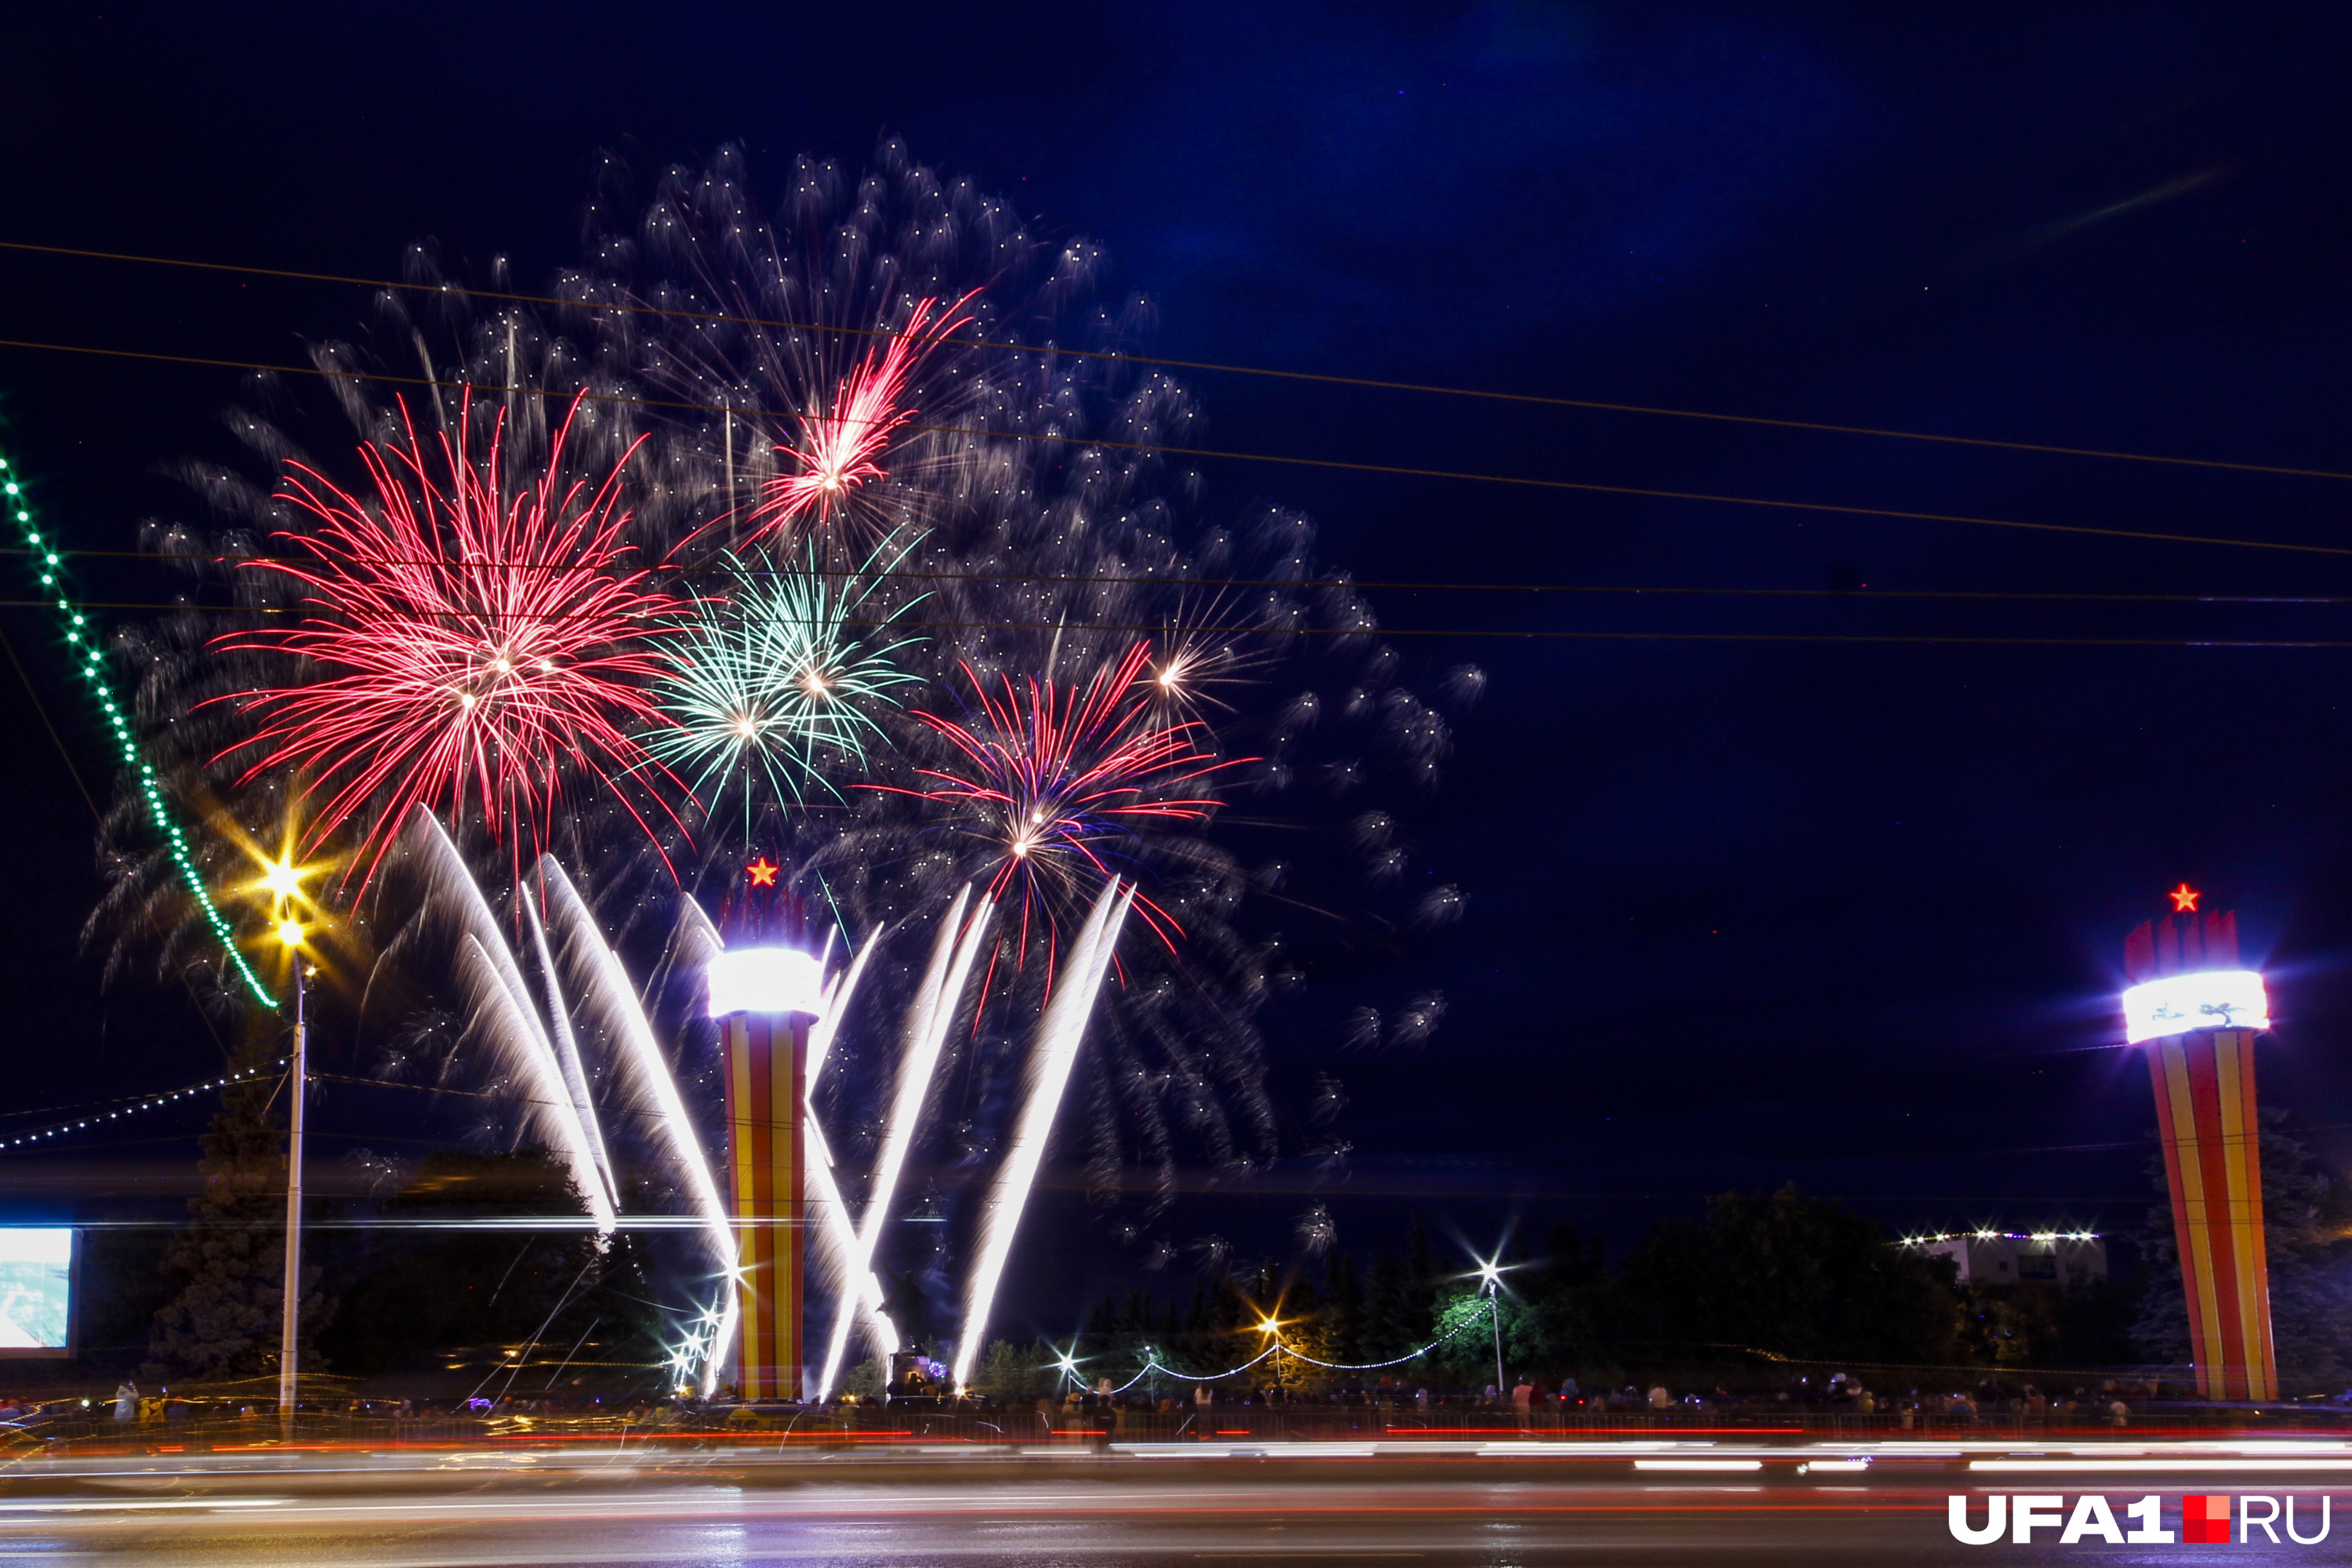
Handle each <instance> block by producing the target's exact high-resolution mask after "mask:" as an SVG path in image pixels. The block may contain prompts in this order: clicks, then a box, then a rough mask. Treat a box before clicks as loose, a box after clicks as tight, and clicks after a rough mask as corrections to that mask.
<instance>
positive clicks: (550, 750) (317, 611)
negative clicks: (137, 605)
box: [218, 398, 675, 885]
mask: <svg viewBox="0 0 2352 1568" xmlns="http://www.w3.org/2000/svg"><path fill="white" fill-rule="evenodd" d="M579 410H580V404H579V402H578V401H577V400H576V399H575V400H574V402H573V404H572V409H571V411H570V413H569V414H567V416H565V419H564V421H563V424H562V426H559V427H558V429H557V430H556V431H555V432H554V435H553V437H552V439H551V443H550V447H549V452H548V460H547V463H546V467H545V468H544V470H543V471H542V472H541V474H539V475H538V476H537V477H535V478H534V479H530V480H529V481H528V482H524V483H521V484H516V483H513V482H510V480H509V478H508V476H507V475H506V473H505V472H504V471H503V466H502V465H503V458H504V453H503V450H502V446H503V440H504V437H505V419H504V416H497V417H495V418H494V419H493V420H492V422H491V427H490V429H489V430H488V432H481V431H480V430H479V429H478V426H477V424H476V421H475V416H474V412H473V405H472V401H471V399H470V398H467V399H465V400H463V401H462V402H461V404H460V406H459V409H458V413H457V424H456V428H455V431H454V432H452V433H447V434H445V435H444V436H443V437H441V438H440V439H439V441H438V443H437V455H438V458H439V462H438V465H437V468H438V472H437V473H436V465H435V463H434V462H433V461H431V460H430V459H429V458H428V456H427V451H426V448H425V446H424V444H423V443H421V442H420V441H419V440H418V439H417V437H416V432H415V425H414V422H413V421H412V420H411V419H410V418H409V416H408V412H407V409H406V407H405V405H403V406H402V408H401V411H400V424H401V429H402V436H401V437H400V438H398V439H395V440H392V441H371V442H368V443H366V444H364V445H362V447H361V448H360V460H361V463H362V466H363V467H364V468H366V470H367V474H368V477H369V481H370V487H371V489H372V491H373V494H372V495H371V497H370V498H369V499H368V500H362V499H360V498H359V497H357V496H354V495H353V494H352V493H351V492H350V491H347V490H345V489H341V488H340V487H339V486H337V485H336V484H334V483H333V482H332V481H331V480H330V479H326V478H325V477H324V476H323V475H322V474H320V472H319V471H318V470H316V469H314V468H310V467H308V466H307V465H303V464H299V463H297V464H294V465H291V466H289V470H288V475H287V479H286V486H285V489H284V490H283V491H282V492H281V499H282V500H284V501H286V502H287V503H288V504H289V505H290V506H291V507H293V508H295V509H296V510H299V511H300V512H303V513H306V514H308V515H309V517H310V519H312V520H313V521H314V522H315V524H316V530H315V531H310V532H294V531H281V532H280V533H279V535H278V537H279V538H280V539H281V540H282V541H284V542H286V543H288V544H289V545H292V546H294V547H296V548H297V549H299V550H300V551H301V552H304V553H306V554H307V555H308V556H309V557H310V560H309V561H307V562H303V561H268V562H260V563H254V564H255V568H256V569H257V570H260V571H265V572H270V573H276V574H282V575H284V576H286V577H288V578H290V579H292V580H294V581H295V582H296V583H298V584H301V586H302V589H303V595H302V596H303V599H304V601H305V603H307V604H308V605H310V608H311V610H312V614H310V616H307V617H306V618H305V619H304V620H302V621H301V622H300V623H299V625H297V626H292V627H289V628H286V629H282V630H280V629H263V630H257V631H247V632H241V633H233V634H231V635H229V636H227V637H224V638H221V639H220V640H219V645H218V646H219V647H221V648H223V649H224V650H228V651H238V650H247V651H257V652H262V653H266V654H272V655H276V656H278V658H281V659H283V660H290V661H296V662H294V663H293V665H292V667H291V668H281V670H280V671H279V678H278V680H277V682H276V683H274V684H271V685H269V686H268V687H266V688H265V689H261V690H258V691H255V692H253V693H251V694H250V695H248V696H247V697H245V698H244V699H243V700H242V701H241V704H240V705H241V707H242V708H243V709H244V710H245V712H246V713H247V715H248V716H249V717H251V718H252V719H254V720H257V721H258V725H257V728H256V729H255V731H253V733H252V734H251V736H250V737H249V738H248V739H247V740H246V741H245V742H242V744H241V745H239V746H238V747H236V750H237V751H239V752H249V753H251V754H252V760H251V761H250V762H249V763H247V764H246V766H245V770H244V773H242V775H241V776H240V777H239V779H238V781H237V782H238V783H239V784H245V783H247V782H250V781H251V780H253V779H256V778H258V777H260V776H261V775H263V774H266V773H278V772H280V771H289V772H293V773H298V774H300V775H302V776H304V777H306V778H307V779H308V780H309V781H310V783H309V784H308V793H309V794H310V795H311V796H312V797H314V800H315V816H314V819H313V822H312V825H311V828H310V834H311V839H310V847H315V846H316V845H317V844H319V843H320V842H323V841H324V840H325V839H327V838H328V837H331V836H332V835H334V834H335V832H336V831H337V829H339V828H341V827H342V826H344V825H345V824H346V823H347V822H350V821H352V818H353V817H354V816H355V815H356V814H359V813H360V812H361V811H362V808H368V809H370V810H371V811H372V812H373V820H370V821H366V822H362V823H360V824H358V825H357V829H358V840H359V849H358V854H357V857H356V859H357V863H358V864H359V865H361V866H362V871H361V877H360V879H361V882H362V885H364V883H365V882H366V880H367V879H368V878H369V877H371V876H372V875H373V871H374V869H375V867H376V865H377V863H378V862H379V861H380V860H381V858H382V857H383V852H384V850H385V848H387V847H389V846H390V843H391V840H392V837H393V835H394V834H395V833H396V832H397V831H398V829H399V826H400V825H401V824H402V823H403V822H404V821H405V820H406V819H407V817H408V816H409V814H410V812H411V810H412V808H415V807H417V806H423V807H425V808H426V809H428V810H432V811H436V812H437V811H441V810H444V809H446V810H451V811H454V812H457V813H458V814H459V815H463V814H464V813H465V810H466V808H467V807H468V806H469V805H470V807H471V808H472V809H473V811H474V812H475V813H478V816H479V819H480V821H481V823H482V826H483V827H484V829H485V830H486V831H487V832H488V835H489V836H490V837H492V838H493V839H496V838H499V837H501V836H502V835H503V834H504V833H505V832H506V831H507V830H508V828H509V826H512V825H514V823H515V820H516V819H517V818H520V819H521V822H522V824H523V825H525V826H528V827H529V828H530V831H531V833H532V835H533V837H536V838H538V839H541V840H542V841H543V840H544V838H545V837H546V830H547V820H548V816H549V815H550V813H551V811H552V808H553V807H554V805H555V803H556V801H557V800H558V798H559V797H560V792H561V788H562V785H561V780H562V777H563V776H564V774H565V773H567V772H569V771H571V770H572V769H578V770H580V771H582V772H584V773H587V774H588V775H589V776H591V777H593V778H596V779H598V780H600V781H601V782H603V783H604V784H606V785H607V786H613V785H614V784H616V783H617V781H618V780H620V779H621V778H623V777H624V776H625V775H627V774H629V773H633V772H635V771H638V770H641V769H645V768H646V767H647V766H648V761H649V760H648V759H647V758H646V753H645V751H644V749H643V747H642V746H640V744H639V743H638V742H637V741H636V740H635V738H634V737H633V735H632V734H631V733H630V729H631V728H633V727H635V726H637V725H653V724H658V723H659V722H660V713H659V710H658V709H657V708H656V706H655V705H654V703H653V701H652V700H650V698H649V697H648V696H647V695H646V692H645V690H644V689H643V683H644V682H646V680H648V679H651V678H652V677H654V676H655V675H656V674H658V673H659V671H660V664H659V661H658V659H657V658H656V655H655V653H654V651H653V649H652V647H651V646H650V644H649V643H648V642H647V640H646V638H647V636H648V634H649V633H650V632H651V631H652V630H653V628H654V627H655V626H656V624H657V623H658V621H659V619H660V617H662V616H665V615H667V614H668V613H669V612H670V611H671V610H672V609H673V608H674V607H675V602H674V601H673V600H672V599H670V598H669V597H668V596H667V595H664V594H662V593H660V592H658V591H656V590H655V589H653V588H652V587H651V586H650V584H649V579H648V575H647V574H646V572H645V571H643V570H641V569H640V570H635V571H631V570H626V569H625V561H626V557H627V555H628V554H629V548H628V546H627V545H626V544H625V542H624V541H623V538H622V534H623V531H624V529H625V526H626V524H627V522H628V520H629V512H628V509H627V507H626V505H625V501H624V494H625V486H624V470H625V465H626V463H627V460H628V458H627V455H626V454H624V456H623V458H622V459H621V460H620V461H618V462H616V463H614V465H613V467H612V468H611V469H610V471H609V472H608V473H607V474H606V475H605V476H604V479H602V480H601V481H599V482H597V483H595V484H593V485H592V484H590V483H589V482H588V481H587V480H586V479H573V478H570V477H568V475H567V468H568V465H567V464H566V461H565V456H564V447H565V443H566V439H567V437H568V436H569V434H570V431H571V428H572V421H573V420H574V419H576V418H577V417H578V416H579ZM478 438H479V440H478ZM477 445H479V446H480V447H482V448H483V449H482V450H481V451H480V453H479V454H478V455H477V451H476V448H477ZM633 450H634V448H632V451H633ZM631 809H632V811H633V813H634V811H635V807H632V808H631ZM640 820H641V822H642V818H641V819H640Z"/></svg>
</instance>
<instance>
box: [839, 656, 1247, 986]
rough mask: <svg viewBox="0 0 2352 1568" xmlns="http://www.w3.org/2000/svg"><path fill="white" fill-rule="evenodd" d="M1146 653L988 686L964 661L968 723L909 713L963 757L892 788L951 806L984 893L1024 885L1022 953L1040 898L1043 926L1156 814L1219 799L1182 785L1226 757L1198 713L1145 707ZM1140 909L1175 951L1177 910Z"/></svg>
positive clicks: (1192, 817)
mask: <svg viewBox="0 0 2352 1568" xmlns="http://www.w3.org/2000/svg"><path fill="white" fill-rule="evenodd" d="M1150 663H1151V647H1150V644H1149V643H1138V644H1136V645H1135V646H1134V647H1130V648H1129V650H1128V652H1127V655H1126V657H1125V658H1121V659H1120V660H1119V661H1118V663H1117V664H1113V665H1105V666H1103V667H1102V668H1098V669H1097V670H1096V671H1095V674H1094V676H1093V678H1092V679H1090V680H1088V681H1087V683H1086V684H1085V686H1083V687H1080V686H1078V685H1076V683H1072V684H1070V685H1067V686H1056V685H1055V682H1054V680H1053V679H1052V678H1051V677H1047V678H1045V679H1038V678H1036V677H1034V676H1032V677H1030V678H1028V679H1025V680H1024V681H1022V682H1020V683H1019V684H1017V685H1016V684H1015V683H1014V681H1013V678H1012V677H1010V676H1000V677H999V678H998V680H997V685H998V687H999V690H998V691H996V692H992V691H991V690H990V689H989V687H988V684H987V682H986V681H984V680H983V679H982V678H981V677H980V676H979V675H978V674H976V673H975V672H974V671H973V670H972V668H971V666H970V665H968V664H967V665H965V666H963V672H964V678H965V679H967V680H969V681H971V687H972V695H973V698H974V700H975V702H976V704H977V709H978V711H977V713H976V714H974V715H973V716H972V717H973V718H974V719H975V720H976V721H977V722H976V723H960V722H958V721H955V720H952V719H945V718H941V717H940V715H938V714H936V713H921V712H919V713H917V714H915V717H916V718H917V719H919V720H920V721H922V722H923V723H925V724H927V725H929V727H930V728H931V729H932V730H934V731H938V732H939V733H940V735H942V736H944V737H946V739H947V741H948V742H949V743H950V745H952V746H953V747H954V748H955V749H956V751H958V752H961V754H962V757H963V760H964V762H965V763H967V764H968V765H967V766H966V767H964V768H962V769H961V770H960V771H950V770H948V769H945V768H920V769H918V770H916V771H917V772H918V773H920V774H921V775H922V776H923V777H924V778H926V779H928V780H929V781H930V783H929V785H928V786H927V787H925V788H923V789H919V790H897V791H895V792H894V793H897V794H901V795H920V796H923V797H925V798H927V799H929V800H934V801H939V802H941V803H944V804H947V805H950V806H952V807H954V808H955V815H956V817H957V825H958V827H959V829H960V830H961V831H962V832H965V833H967V834H970V835H972V836H974V837H981V838H982V839H984V840H986V841H987V842H988V843H989V844H990V845H991V846H992V849H993V851H994V853H995V855H996V856H997V864H996V869H995V873H994V875H993V876H992V878H991V879H990V881H989V887H988V892H989V896H990V897H991V898H996V897H998V896H999V895H1001V894H1003V892H1004V891H1005V890H1006V889H1008V888H1010V887H1011V886H1013V884H1014V883H1016V882H1018V883H1019V884H1020V890H1021V942H1020V947H1019V949H1018V951H1019V952H1026V951H1027V949H1028V945H1029V927H1030V921H1031V919H1032V918H1033V916H1034V914H1035V913H1037V912H1038V910H1040V909H1041V908H1042V909H1043V910H1044V912H1045V919H1046V921H1048V929H1049V930H1051V929H1052V926H1051V922H1052V920H1053V910H1054V909H1055V906H1056V905H1059V904H1062V903H1065V902H1067V901H1068V895H1069V894H1070V893H1072V892H1073V891H1075V890H1076V884H1078V883H1079V882H1081V881H1085V880H1090V879H1102V880H1108V879H1109V878H1110V877H1111V876H1112V875H1113V868H1112V866H1111V865H1110V864H1109V858H1124V855H1125V851H1126V848H1127V847H1129V846H1133V845H1134V844H1135V841H1136V839H1137V837H1138V835H1139V834H1140V833H1142V832H1143V831H1145V830H1147V829H1148V828H1150V826H1153V825H1154V824H1160V823H1170V822H1197V821H1201V820H1202V819H1204V818H1206V817H1207V816H1208V815H1209V814H1210V812H1211V811H1213V810H1214V809H1215V807H1216V806H1217V805H1218V802H1217V800H1216V799H1215V797H1214V796H1212V795H1188V794H1185V793H1182V792H1183V791H1184V790H1185V788H1186V786H1188V785H1194V784H1196V783H1197V781H1199V780H1201V779H1202V778H1205V777H1206V776H1208V775H1209V774H1211V773H1214V772H1216V771H1217V770H1218V769H1220V768H1223V767H1227V766H1231V765H1233V764H1232V763H1226V762H1223V761H1221V760H1220V759H1219V758H1218V757H1217V756H1216V755H1215V754H1214V753H1213V752H1212V751H1211V750H1210V749H1209V748H1210V742H1211V740H1212V737H1211V736H1210V733H1209V731H1208V729H1207V727H1206V726H1205V725H1203V724H1202V723H1200V722H1199V721H1197V720H1186V721H1181V722H1176V723H1169V722H1165V721H1160V720H1159V719H1156V718H1155V717H1154V715H1153V704H1152V701H1151V699H1150ZM874 787H877V788H887V787H889V786H887V785H877V786H874ZM1135 908H1136V909H1137V910H1139V911H1141V913H1142V915H1143V918H1144V920H1145V921H1147V922H1148V923H1149V924H1150V926H1151V929H1152V930H1153V931H1155V932H1157V933H1158V935H1159V937H1160V941H1162V942H1166V943H1167V944H1168V945H1169V948H1170V950H1171V952H1172V951H1173V950H1174V947H1175V940H1174V939H1175V937H1176V936H1177V935H1179V934H1181V929H1180V928H1179V926H1178V924H1177V922H1176V921H1175V919H1174V917H1172V916H1171V915H1170V914H1169V913H1168V911H1167V910H1164V909H1162V908H1160V906H1159V905H1158V904H1155V903H1153V902H1152V901H1151V900H1150V899H1148V898H1146V897H1144V896H1143V895H1141V894H1140V893H1139V894H1138V895H1137V896H1136V900H1135Z"/></svg>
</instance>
